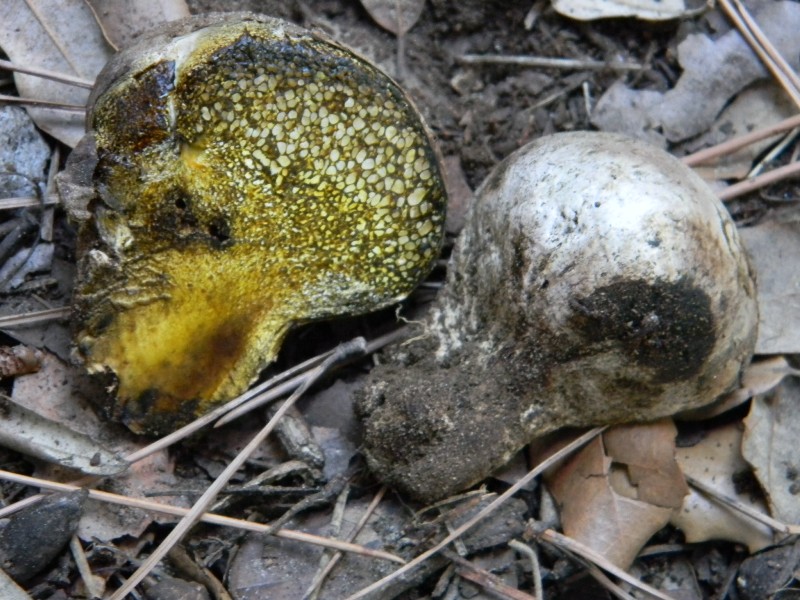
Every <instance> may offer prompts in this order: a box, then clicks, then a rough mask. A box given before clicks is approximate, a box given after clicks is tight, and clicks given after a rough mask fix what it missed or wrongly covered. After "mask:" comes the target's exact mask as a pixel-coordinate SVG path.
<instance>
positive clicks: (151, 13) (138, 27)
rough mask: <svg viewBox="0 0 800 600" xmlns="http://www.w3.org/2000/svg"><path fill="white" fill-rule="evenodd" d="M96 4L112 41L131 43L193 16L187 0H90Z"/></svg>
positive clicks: (120, 44) (118, 44)
mask: <svg viewBox="0 0 800 600" xmlns="http://www.w3.org/2000/svg"><path fill="white" fill-rule="evenodd" d="M86 1H87V2H88V4H89V5H90V6H91V7H92V10H93V11H94V14H95V15H96V17H97V21H98V23H99V24H100V28H101V29H102V31H103V34H104V35H105V38H106V40H107V41H108V43H109V44H111V45H112V46H114V47H115V48H117V49H120V48H125V47H127V46H129V45H130V44H131V43H132V42H133V41H134V40H135V39H136V38H137V37H139V36H140V35H141V34H142V33H144V32H146V31H148V30H150V29H153V28H154V27H157V26H158V25H161V24H162V23H166V22H167V21H174V20H176V19H182V18H183V17H188V16H189V7H188V6H187V5H186V2H185V1H184V0H137V1H136V2H131V1H130V0H86Z"/></svg>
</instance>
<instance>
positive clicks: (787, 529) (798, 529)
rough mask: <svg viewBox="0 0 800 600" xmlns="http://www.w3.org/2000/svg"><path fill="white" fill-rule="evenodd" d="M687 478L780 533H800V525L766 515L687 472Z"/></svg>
mask: <svg viewBox="0 0 800 600" xmlns="http://www.w3.org/2000/svg"><path fill="white" fill-rule="evenodd" d="M683 476H684V477H685V478H686V482H687V483H688V484H689V485H691V486H692V487H693V488H696V489H698V490H700V491H701V492H703V493H704V494H705V495H706V496H709V497H710V498H713V499H714V500H716V501H717V502H720V503H722V504H724V505H726V506H728V507H730V508H732V509H734V510H736V511H738V512H740V513H742V514H744V515H747V516H748V517H750V518H751V519H754V520H755V521H758V522H759V523H762V524H764V525H766V526H767V527H769V528H770V529H772V530H774V531H777V532H779V533H786V534H789V535H797V534H798V533H800V525H787V524H786V523H782V522H781V521H778V520H777V519H773V518H772V517H770V516H769V515H765V514H764V513H762V512H759V511H758V510H756V509H755V508H753V507H751V506H747V505H746V504H744V503H742V502H739V501H738V500H736V499H735V498H731V497H730V496H728V495H726V494H723V493H722V492H720V491H718V490H715V489H714V488H713V487H711V486H710V485H707V484H705V483H704V482H702V481H700V480H699V479H695V478H694V477H692V476H691V475H687V474H686V473H684V474H683Z"/></svg>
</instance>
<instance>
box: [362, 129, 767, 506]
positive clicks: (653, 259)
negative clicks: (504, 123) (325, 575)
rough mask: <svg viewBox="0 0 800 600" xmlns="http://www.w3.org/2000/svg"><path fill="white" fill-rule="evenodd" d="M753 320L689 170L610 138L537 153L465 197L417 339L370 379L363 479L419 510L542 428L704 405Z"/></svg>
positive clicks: (722, 388) (719, 209)
mask: <svg viewBox="0 0 800 600" xmlns="http://www.w3.org/2000/svg"><path fill="white" fill-rule="evenodd" d="M757 316H758V315H757V305H756V294H755V282H754V276H753V273H752V271H751V268H750V265H749V263H748V260H747V257H746V254H745V251H744V249H743V248H742V245H741V243H740V240H739V237H738V233H737V231H736V227H735V225H734V223H733V222H732V220H731V218H730V216H729V215H728V213H727V210H726V209H725V207H724V206H722V204H721V203H720V202H719V200H718V199H717V198H716V197H715V196H714V194H713V193H712V192H711V190H710V189H708V187H707V186H706V185H705V184H704V183H703V181H702V180H700V178H699V177H697V176H696V175H695V174H694V173H693V172H692V171H691V170H690V169H688V168H687V167H685V166H684V165H682V164H681V163H680V161H678V160H676V159H675V158H674V157H672V156H670V155H668V154H666V153H664V152H662V151H661V150H659V149H656V148H653V147H651V146H649V145H646V144H644V143H642V142H638V141H635V140H631V139H629V138H626V137H623V136H620V135H615V134H603V133H592V132H577V133H570V134H558V135H554V136H548V137H543V138H541V139H539V140H537V141H535V142H533V143H532V144H529V145H528V146H526V147H524V148H522V149H520V150H519V151H517V152H516V153H514V154H513V155H511V156H510V157H508V158H507V159H506V160H504V161H503V162H502V163H500V164H499V165H498V167H497V168H496V169H495V170H494V171H493V173H492V174H491V175H490V176H489V177H488V179H487V180H486V182H485V183H484V184H483V186H482V187H481V189H480V190H479V191H478V193H477V199H476V203H475V205H474V206H473V207H472V210H471V212H470V214H469V215H468V217H467V223H466V226H465V229H464V231H463V233H462V235H461V237H460V239H459V240H458V242H457V245H456V249H455V251H454V253H453V257H452V259H451V261H450V265H449V270H448V280H447V284H446V286H445V289H444V290H443V291H442V293H441V295H440V297H439V298H438V299H437V302H436V305H435V306H434V309H433V310H432V312H431V316H430V318H429V320H428V329H429V334H430V335H429V337H428V338H427V339H426V340H425V341H424V342H419V343H418V345H417V346H416V347H411V348H409V347H406V348H404V349H402V350H398V351H397V352H396V354H395V358H394V360H390V361H389V362H388V364H386V365H383V366H380V367H378V368H377V369H375V370H374V371H373V372H372V374H371V381H372V382H374V383H372V384H371V385H368V386H367V387H366V389H365V391H364V393H363V396H362V398H361V399H360V404H359V410H360V411H361V413H362V416H363V418H364V423H365V445H364V451H365V454H366V456H367V459H368V463H369V465H370V467H371V469H372V470H373V471H374V472H376V473H377V474H378V475H379V477H381V478H382V479H384V480H385V481H387V482H389V483H391V484H393V485H395V486H396V487H398V488H400V489H401V490H403V491H405V492H406V493H408V494H410V495H412V496H415V497H417V498H419V499H421V500H424V501H433V500H436V499H439V498H441V497H444V496H447V495H450V494H452V493H455V492H457V491H460V490H462V489H464V488H466V487H468V486H469V485H472V484H474V483H476V482H478V481H480V480H482V479H484V478H485V477H486V476H488V475H489V474H490V473H491V472H492V471H493V470H495V469H497V468H498V467H500V466H502V465H503V464H504V463H505V462H506V461H507V460H508V459H509V458H510V457H511V456H512V455H513V453H514V452H516V451H517V450H519V449H520V448H521V447H522V446H523V445H525V444H526V443H527V442H528V441H530V440H531V439H532V438H534V437H537V436H541V435H543V434H545V433H548V432H551V431H553V430H555V429H558V428H561V427H567V426H580V427H582V426H590V425H599V424H613V423H621V422H632V421H647V420H652V419H656V418H659V417H662V416H666V415H672V414H675V413H677V412H680V411H682V410H685V409H689V408H693V407H697V406H702V405H705V404H709V403H711V402H713V401H714V400H715V399H716V398H717V396H719V395H720V394H722V393H724V392H726V391H728V390H730V389H731V388H732V387H733V386H735V385H736V383H737V381H738V379H739V375H740V372H741V369H742V367H743V366H744V365H746V364H747V363H748V362H749V360H750V358H751V356H752V353H753V349H754V345H755V339H756V327H757ZM423 344H424V348H423V347H422V345H423Z"/></svg>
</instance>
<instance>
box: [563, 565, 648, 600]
mask: <svg viewBox="0 0 800 600" xmlns="http://www.w3.org/2000/svg"><path fill="white" fill-rule="evenodd" d="M576 560H579V561H580V562H581V563H583V565H584V566H585V567H586V570H587V571H588V573H589V575H591V576H592V577H594V579H595V581H597V582H598V583H599V584H600V585H602V586H603V587H604V588H606V589H607V590H608V591H609V592H611V593H612V594H614V595H615V596H616V597H617V598H619V600H636V598H635V597H634V596H631V595H630V594H629V593H628V592H626V591H625V590H623V589H622V588H621V587H619V586H618V585H617V584H616V583H614V582H613V581H612V580H611V578H610V577H609V576H608V575H606V574H605V573H603V571H601V570H600V569H599V568H598V567H597V566H595V565H594V564H592V563H590V562H589V561H586V560H583V559H580V558H578V557H576Z"/></svg>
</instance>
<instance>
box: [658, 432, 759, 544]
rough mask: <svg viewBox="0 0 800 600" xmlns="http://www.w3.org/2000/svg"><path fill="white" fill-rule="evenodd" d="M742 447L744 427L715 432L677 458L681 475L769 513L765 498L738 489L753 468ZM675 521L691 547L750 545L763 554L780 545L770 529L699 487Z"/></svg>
mask: <svg viewBox="0 0 800 600" xmlns="http://www.w3.org/2000/svg"><path fill="white" fill-rule="evenodd" d="M741 447H742V431H741V427H740V425H739V424H738V423H733V424H730V425H725V426H722V427H718V428H716V429H713V430H711V431H709V432H708V433H707V434H706V436H705V437H704V438H703V439H702V440H701V441H700V442H698V443H697V444H695V445H694V446H691V447H688V448H680V449H679V450H678V452H677V454H676V458H677V460H678V464H679V465H680V468H681V471H683V472H684V473H686V474H687V475H690V476H691V477H694V478H695V479H698V480H700V481H702V482H703V483H705V484H706V485H708V486H710V487H712V488H714V489H715V490H717V491H719V492H720V493H722V494H725V495H727V496H731V497H734V498H736V499H737V500H738V501H740V502H742V503H744V504H747V505H748V506H751V507H753V508H755V509H757V510H759V511H761V512H764V513H766V512H767V507H766V506H765V504H764V502H763V500H762V499H761V498H760V497H759V496H754V495H752V494H750V493H749V490H746V489H738V486H737V481H739V480H740V478H741V476H742V475H743V474H747V473H749V472H750V467H749V465H748V464H747V463H746V462H745V461H744V458H742V452H741ZM671 523H672V524H673V525H674V526H675V527H678V528H680V529H681V530H682V531H683V533H684V535H685V536H686V541H687V542H689V543H695V542H707V541H710V540H730V541H734V542H740V543H742V544H745V545H746V546H747V547H748V548H749V549H750V552H757V551H758V550H761V549H763V548H766V547H767V546H770V545H772V543H773V541H774V540H773V537H772V532H771V531H770V529H769V528H768V527H767V526H766V525H763V524H761V523H758V522H756V521H755V520H754V519H751V518H750V517H748V516H746V515H743V514H741V513H739V512H737V511H735V510H734V509H732V508H729V507H727V506H725V505H723V504H720V503H718V502H715V501H714V500H711V499H709V498H708V497H706V496H705V495H703V494H702V493H700V492H697V491H696V490H694V489H692V490H691V493H690V494H689V495H688V496H687V497H686V499H685V501H684V503H683V507H682V508H681V509H680V510H678V511H675V513H674V514H673V517H672V520H671Z"/></svg>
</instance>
